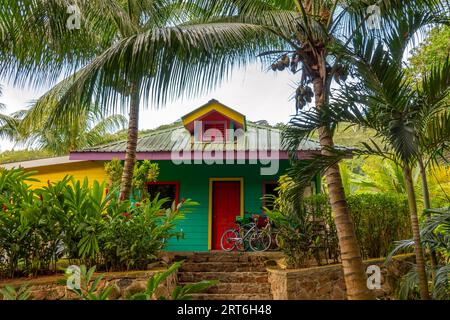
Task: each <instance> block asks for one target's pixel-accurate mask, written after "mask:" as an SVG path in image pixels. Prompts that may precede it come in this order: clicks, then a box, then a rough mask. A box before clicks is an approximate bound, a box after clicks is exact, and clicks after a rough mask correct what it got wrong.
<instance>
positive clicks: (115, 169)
mask: <svg viewBox="0 0 450 320" xmlns="http://www.w3.org/2000/svg"><path fill="white" fill-rule="evenodd" d="M122 171H123V165H122V161H120V160H119V159H117V158H114V159H112V160H111V161H109V162H106V163H105V173H106V175H107V176H108V178H109V185H108V187H110V188H113V189H116V188H118V187H119V186H120V180H121V178H122Z"/></svg>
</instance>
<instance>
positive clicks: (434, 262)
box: [419, 157, 437, 279]
mask: <svg viewBox="0 0 450 320" xmlns="http://www.w3.org/2000/svg"><path fill="white" fill-rule="evenodd" d="M419 168H420V176H421V178H422V192H423V207H424V209H425V210H426V209H430V208H431V204H430V191H429V189H428V181H427V172H426V169H425V165H424V163H423V159H422V158H421V157H420V158H419ZM425 212H426V215H427V219H428V218H430V213H429V212H427V211H425ZM430 264H431V268H432V275H433V279H434V278H435V276H436V266H437V256H436V252H435V251H434V250H433V249H430Z"/></svg>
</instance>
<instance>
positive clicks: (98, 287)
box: [69, 265, 114, 300]
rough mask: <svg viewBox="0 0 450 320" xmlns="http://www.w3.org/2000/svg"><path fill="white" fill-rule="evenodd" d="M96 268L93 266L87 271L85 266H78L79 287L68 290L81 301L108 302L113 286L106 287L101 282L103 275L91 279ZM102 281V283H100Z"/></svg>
mask: <svg viewBox="0 0 450 320" xmlns="http://www.w3.org/2000/svg"><path fill="white" fill-rule="evenodd" d="M95 269H96V267H95V266H93V267H91V268H90V269H89V270H87V268H86V266H85V265H81V266H80V274H79V275H77V276H79V277H80V282H79V284H80V287H79V288H77V287H76V286H73V287H70V288H69V290H70V291H72V292H74V293H75V294H76V295H77V296H78V297H79V298H80V299H82V300H108V298H109V296H110V295H111V293H112V291H113V289H114V286H111V285H108V284H107V283H106V281H103V279H104V275H100V276H98V277H96V278H93V275H94V272H95ZM102 281H103V283H102Z"/></svg>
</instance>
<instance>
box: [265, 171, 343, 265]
mask: <svg viewBox="0 0 450 320" xmlns="http://www.w3.org/2000/svg"><path fill="white" fill-rule="evenodd" d="M279 183H280V186H279V187H278V189H277V190H278V197H277V198H274V199H273V198H272V199H267V200H269V201H270V200H272V201H273V208H274V209H273V210H269V209H267V208H265V211H266V214H267V215H268V216H269V218H270V219H271V220H272V221H273V222H274V223H275V226H276V230H277V241H278V245H279V246H280V249H281V250H282V251H283V253H284V254H285V255H286V258H287V261H286V262H287V265H288V267H294V268H296V267H301V266H304V265H305V264H307V263H308V260H309V259H310V258H311V257H313V256H314V257H315V259H316V260H317V262H318V263H319V264H321V256H320V251H321V250H322V251H323V250H325V251H326V253H325V256H326V257H332V258H334V259H336V258H337V238H336V230H335V229H334V223H333V221H332V217H331V212H330V210H329V209H328V208H327V207H326V208H323V204H325V203H326V202H320V201H317V198H316V197H310V198H303V197H302V196H301V197H299V198H300V201H291V200H290V199H291V193H292V188H295V183H294V182H293V181H292V179H291V178H289V177H287V176H282V177H280V180H279ZM321 199H322V198H321ZM326 225H328V226H330V227H329V228H325V226H326Z"/></svg>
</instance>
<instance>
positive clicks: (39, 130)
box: [15, 107, 127, 155]
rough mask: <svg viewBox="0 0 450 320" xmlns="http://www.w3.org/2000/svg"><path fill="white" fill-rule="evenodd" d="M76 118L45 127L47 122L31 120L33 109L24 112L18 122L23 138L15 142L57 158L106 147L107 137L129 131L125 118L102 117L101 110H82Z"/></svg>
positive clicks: (119, 116) (117, 116) (120, 116)
mask: <svg viewBox="0 0 450 320" xmlns="http://www.w3.org/2000/svg"><path fill="white" fill-rule="evenodd" d="M83 111H84V113H78V114H77V117H73V118H70V119H61V120H60V121H58V122H57V123H53V124H52V123H46V122H47V121H49V120H48V118H43V116H42V115H41V118H40V119H33V120H31V119H30V120H28V118H27V117H33V114H34V112H33V107H32V108H31V109H29V110H26V111H24V112H23V116H22V119H20V121H19V122H18V129H19V130H20V132H21V137H17V138H16V139H15V140H16V141H17V142H18V143H20V144H23V145H26V146H30V147H33V148H37V149H38V150H50V151H51V152H53V153H54V154H56V155H65V154H68V153H69V152H70V151H73V150H79V149H82V148H85V147H89V146H95V145H99V144H103V143H104V142H105V141H108V137H109V136H110V135H112V134H114V133H115V132H117V131H119V130H122V129H124V128H125V127H126V123H127V119H126V118H125V117H124V116H122V115H111V116H108V117H103V115H102V114H101V113H100V110H98V109H89V110H83ZM39 120H40V121H39Z"/></svg>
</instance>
